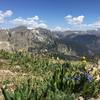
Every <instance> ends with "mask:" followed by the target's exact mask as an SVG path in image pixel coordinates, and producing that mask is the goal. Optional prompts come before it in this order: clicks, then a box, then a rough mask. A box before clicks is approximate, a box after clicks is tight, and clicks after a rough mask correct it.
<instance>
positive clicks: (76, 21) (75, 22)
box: [64, 15, 84, 25]
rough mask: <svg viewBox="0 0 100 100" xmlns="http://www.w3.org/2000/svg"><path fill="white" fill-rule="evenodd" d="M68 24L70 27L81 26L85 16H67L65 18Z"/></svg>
mask: <svg viewBox="0 0 100 100" xmlns="http://www.w3.org/2000/svg"><path fill="white" fill-rule="evenodd" d="M64 18H65V20H66V22H67V23H68V24H70V25H80V24H82V23H83V21H84V16H83V15H81V16H77V17H73V16H71V15H67V16H65V17H64Z"/></svg>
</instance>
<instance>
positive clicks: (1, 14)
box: [0, 10, 13, 23]
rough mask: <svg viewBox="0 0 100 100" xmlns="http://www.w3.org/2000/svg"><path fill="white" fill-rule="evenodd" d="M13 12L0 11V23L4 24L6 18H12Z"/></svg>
mask: <svg viewBox="0 0 100 100" xmlns="http://www.w3.org/2000/svg"><path fill="white" fill-rule="evenodd" d="M12 14H13V12H12V11H11V10H6V11H0V23H4V22H5V19H6V18H7V17H10V16H12Z"/></svg>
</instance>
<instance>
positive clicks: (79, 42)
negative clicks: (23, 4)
mask: <svg viewBox="0 0 100 100" xmlns="http://www.w3.org/2000/svg"><path fill="white" fill-rule="evenodd" d="M0 49H5V50H10V51H11V50H19V49H25V50H27V51H29V52H33V53H35V52H37V53H40V52H53V53H57V52H58V53H62V54H64V55H78V56H83V55H84V56H87V55H88V56H94V55H100V30H98V31H94V30H93V31H65V32H59V31H58V32H57V31H50V30H47V29H42V28H36V29H32V30H29V29H27V28H26V27H24V26H20V27H16V28H13V29H9V30H0Z"/></svg>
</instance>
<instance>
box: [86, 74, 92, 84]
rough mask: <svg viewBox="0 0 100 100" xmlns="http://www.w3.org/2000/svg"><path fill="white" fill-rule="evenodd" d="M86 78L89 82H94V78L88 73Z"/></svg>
mask: <svg viewBox="0 0 100 100" xmlns="http://www.w3.org/2000/svg"><path fill="white" fill-rule="evenodd" d="M84 76H85V78H86V79H87V80H88V81H89V82H91V81H92V80H93V78H92V77H91V76H90V75H89V74H88V73H84Z"/></svg>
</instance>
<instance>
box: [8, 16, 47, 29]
mask: <svg viewBox="0 0 100 100" xmlns="http://www.w3.org/2000/svg"><path fill="white" fill-rule="evenodd" d="M10 23H12V24H13V25H15V26H20V25H24V26H27V28H29V29H33V28H37V27H42V28H47V25H46V24H45V23H44V22H43V21H41V20H40V18H39V16H34V17H30V18H22V17H19V18H16V19H13V20H11V21H10Z"/></svg>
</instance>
